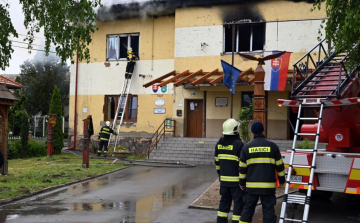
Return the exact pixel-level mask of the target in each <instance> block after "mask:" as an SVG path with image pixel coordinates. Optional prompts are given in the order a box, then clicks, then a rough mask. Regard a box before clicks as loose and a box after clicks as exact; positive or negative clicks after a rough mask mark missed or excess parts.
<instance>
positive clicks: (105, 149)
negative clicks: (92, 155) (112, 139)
mask: <svg viewBox="0 0 360 223" xmlns="http://www.w3.org/2000/svg"><path fill="white" fill-rule="evenodd" d="M108 143H109V141H104V140H100V143H99V149H98V155H100V154H101V152H102V148H103V147H104V154H107V151H108Z"/></svg>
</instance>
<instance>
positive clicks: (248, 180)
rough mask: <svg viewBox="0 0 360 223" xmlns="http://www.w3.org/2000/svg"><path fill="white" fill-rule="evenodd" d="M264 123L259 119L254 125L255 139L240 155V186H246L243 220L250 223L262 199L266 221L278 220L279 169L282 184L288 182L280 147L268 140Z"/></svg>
mask: <svg viewBox="0 0 360 223" xmlns="http://www.w3.org/2000/svg"><path fill="white" fill-rule="evenodd" d="M263 131H264V126H263V124H262V123H261V122H259V121H256V122H254V123H253V124H252V126H251V132H252V133H253V134H254V139H253V140H252V141H251V142H250V143H248V144H246V145H245V146H244V148H243V149H242V151H241V156H240V187H241V189H242V190H244V189H245V187H246V192H245V195H244V202H245V206H244V209H243V212H242V214H241V218H240V223H250V222H251V220H252V217H253V215H254V211H255V207H256V204H257V202H258V200H259V197H260V198H261V204H262V210H263V222H264V223H275V222H276V215H275V209H274V206H275V204H276V197H275V189H276V172H275V170H276V171H277V176H278V179H279V183H280V186H281V187H283V185H284V182H285V171H284V163H283V161H282V159H281V154H280V150H279V147H278V146H277V145H276V144H275V143H273V142H271V141H268V140H267V139H266V138H265V136H264V135H263Z"/></svg>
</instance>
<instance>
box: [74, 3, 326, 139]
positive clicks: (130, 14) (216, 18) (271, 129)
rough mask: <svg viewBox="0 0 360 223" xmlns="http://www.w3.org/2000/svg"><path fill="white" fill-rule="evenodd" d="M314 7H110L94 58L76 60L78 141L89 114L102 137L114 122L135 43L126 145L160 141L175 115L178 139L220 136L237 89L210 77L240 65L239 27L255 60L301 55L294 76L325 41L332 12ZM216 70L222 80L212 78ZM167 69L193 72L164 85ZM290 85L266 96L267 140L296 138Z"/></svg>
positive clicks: (241, 98)
mask: <svg viewBox="0 0 360 223" xmlns="http://www.w3.org/2000/svg"><path fill="white" fill-rule="evenodd" d="M216 2H218V3H216ZM252 2H253V3H252ZM311 8H312V3H311V1H295V0H283V1H270V0H269V1H266V0H265V1H247V2H246V3H243V1H231V0H229V1H226V0H225V1H210V0H209V1H174V0H169V1H140V2H138V3H137V2H136V1H135V2H132V3H123V4H114V5H111V6H108V7H104V8H102V9H100V11H99V12H98V20H99V21H98V24H97V25H98V27H99V30H98V31H96V32H95V33H94V34H93V36H92V39H93V41H92V43H91V45H90V46H89V47H90V53H91V61H90V63H88V64H87V63H86V62H79V63H78V64H74V65H71V82H70V117H69V128H70V129H71V131H77V136H78V137H79V135H81V134H82V131H83V129H82V128H83V125H82V120H83V119H85V118H86V117H87V116H88V115H89V114H90V115H92V117H93V121H94V129H95V134H96V133H97V132H98V131H99V129H100V127H101V125H103V124H104V122H105V121H111V120H113V118H114V116H115V112H116V106H117V100H118V97H119V94H120V91H121V87H122V84H123V81H124V76H125V68H126V64H127V62H126V54H127V47H132V48H133V50H134V52H135V53H136V54H137V55H138V56H139V60H138V61H137V63H136V67H135V70H134V75H133V81H132V85H131V89H130V93H131V95H130V97H129V98H128V102H127V108H126V114H125V117H124V123H123V126H122V127H121V132H122V133H121V134H122V136H123V137H124V139H126V140H124V143H127V145H128V146H132V145H134V143H135V144H136V143H137V142H139V141H141V139H144V138H149V137H151V135H152V134H153V133H154V132H155V131H156V130H157V129H158V127H159V126H160V124H161V123H162V122H164V120H165V119H166V118H171V119H174V120H176V131H175V135H176V136H178V137H204V138H218V137H220V136H221V129H222V123H223V122H224V121H225V120H226V119H227V118H229V117H230V109H231V106H230V104H231V103H230V100H231V93H230V92H229V90H228V89H227V88H226V87H225V86H224V84H222V82H221V81H220V82H217V84H209V82H211V81H212V80H214V79H216V77H220V76H221V75H222V67H221V63H220V61H221V60H224V61H226V62H228V63H230V64H231V61H232V53H231V52H232V41H231V40H232V30H233V27H235V43H236V44H235V51H236V52H244V53H249V54H252V55H255V56H263V54H264V52H265V51H274V50H279V51H288V52H292V54H291V57H290V63H289V74H288V75H289V77H290V76H292V70H293V67H292V64H293V63H294V62H296V61H297V60H299V59H300V58H301V57H302V56H303V55H304V54H305V53H306V52H308V51H309V50H310V49H312V48H313V47H314V46H315V45H316V44H317V43H318V37H319V34H318V31H319V28H320V25H321V24H322V21H323V20H324V19H325V18H326V13H325V11H324V10H323V11H318V10H315V11H313V12H311V11H310V9H311ZM322 32H323V31H322ZM314 56H316V55H314ZM256 64H257V63H256V62H254V61H247V60H245V59H243V58H241V57H240V56H238V55H235V57H234V65H235V67H237V68H238V69H240V70H242V71H246V70H249V69H250V68H252V69H255V68H256ZM250 71H251V70H250ZM209 72H213V74H215V75H217V76H216V77H215V78H213V79H211V78H212V77H210V76H209V78H207V77H205V75H207V74H209ZM166 74H168V75H166ZM164 75H166V77H167V78H168V77H174V76H178V75H179V76H181V75H182V76H183V77H184V78H183V79H181V78H180V79H176V82H174V79H172V80H171V81H167V82H166V83H164V81H163V80H165V79H164ZM179 76H178V77H179ZM251 77H252V74H251V72H249V75H246V76H244V77H243V78H241V80H240V81H239V82H238V84H237V86H236V94H235V95H234V97H233V100H234V103H233V114H234V117H235V118H236V117H237V114H238V112H239V110H240V108H241V107H243V106H248V105H249V104H250V103H251V101H252V98H253V90H254V85H252V84H249V83H248V82H247V80H249V79H251ZM200 78H202V79H201V80H199V79H200ZM76 79H77V83H76ZM184 79H186V80H184ZM166 80H169V78H168V79H166ZM181 80H184V81H181ZM197 80H198V81H197ZM161 81H163V82H161ZM196 81H197V82H196ZM194 82H195V84H194ZM161 83H163V84H162V85H163V86H159V84H160V85H161ZM76 88H77V96H76V97H75V92H76ZM290 91H291V85H290V82H288V83H287V85H286V89H285V91H267V92H266V108H267V119H266V120H267V126H268V127H267V137H268V138H271V139H289V138H290V137H291V134H292V130H291V124H290V123H291V122H294V121H295V116H294V115H293V113H292V112H291V110H290V109H288V108H285V107H278V106H277V99H278V98H284V99H287V98H289V95H290ZM75 98H76V100H75ZM158 99H160V100H158ZM75 101H77V105H76V106H77V110H76V111H75V112H74V109H75ZM75 115H76V119H77V121H76V123H74V117H75ZM73 127H75V129H73ZM69 135H73V132H72V133H70V134H69Z"/></svg>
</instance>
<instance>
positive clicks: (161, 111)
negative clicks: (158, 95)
mask: <svg viewBox="0 0 360 223" xmlns="http://www.w3.org/2000/svg"><path fill="white" fill-rule="evenodd" d="M165 113H166V109H165V108H154V114H165Z"/></svg>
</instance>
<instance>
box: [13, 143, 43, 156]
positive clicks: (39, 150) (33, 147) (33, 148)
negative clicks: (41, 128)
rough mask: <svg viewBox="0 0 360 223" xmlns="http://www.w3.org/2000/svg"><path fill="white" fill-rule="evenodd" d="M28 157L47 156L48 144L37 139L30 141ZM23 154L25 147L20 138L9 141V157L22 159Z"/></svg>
mask: <svg viewBox="0 0 360 223" xmlns="http://www.w3.org/2000/svg"><path fill="white" fill-rule="evenodd" d="M27 147H28V148H27V156H26V157H27V158H31V157H40V156H46V145H45V144H44V143H42V142H38V141H35V140H31V141H28V146H27ZM22 155H23V148H22V145H21V141H20V140H16V141H9V143H8V159H20V158H22Z"/></svg>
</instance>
